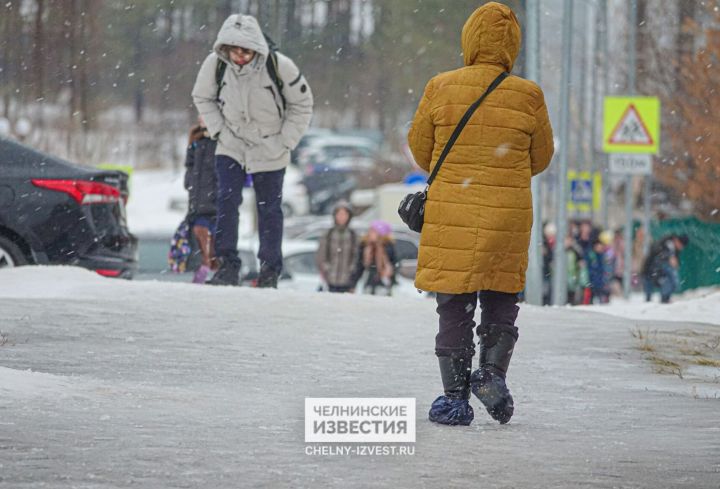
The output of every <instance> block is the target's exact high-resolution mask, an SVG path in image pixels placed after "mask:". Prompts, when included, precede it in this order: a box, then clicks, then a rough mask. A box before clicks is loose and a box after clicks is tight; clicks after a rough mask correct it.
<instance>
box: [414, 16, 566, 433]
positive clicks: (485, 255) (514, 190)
mask: <svg viewBox="0 0 720 489" xmlns="http://www.w3.org/2000/svg"><path fill="white" fill-rule="evenodd" d="M520 41H521V34H520V25H519V23H518V21H517V18H516V17H515V14H514V13H513V12H512V10H511V9H510V8H508V7H507V6H505V5H502V4H499V3H496V2H491V3H488V4H486V5H483V6H482V7H480V8H478V9H477V10H476V11H475V12H474V13H473V14H472V15H471V16H470V18H469V19H468V20H467V22H466V23H465V26H464V27H463V30H462V48H463V57H464V61H465V66H464V67H462V68H460V69H457V70H454V71H449V72H446V73H441V74H439V75H437V76H435V77H434V78H433V79H431V80H430V82H429V83H428V84H427V87H426V88H425V93H424V95H423V98H422V100H421V101H420V104H419V106H418V109H417V113H416V114H415V118H414V120H413V123H412V127H411V129H410V133H409V135H408V141H409V144H410V149H411V150H412V153H413V155H414V157H415V160H416V162H417V164H418V165H420V166H421V167H422V168H423V169H424V170H426V171H428V172H429V171H431V170H432V168H433V167H434V165H435V163H436V162H437V160H438V157H439V156H440V153H441V152H442V150H443V148H444V147H445V144H446V143H447V141H448V139H449V138H450V135H451V134H452V132H453V130H454V129H455V127H456V126H457V124H458V122H459V121H460V119H461V118H462V116H463V114H464V113H465V111H466V110H467V108H468V107H469V106H470V105H471V104H472V103H473V102H475V101H476V100H477V99H478V98H479V97H480V96H481V95H482V94H483V93H484V92H485V90H486V89H487V88H488V86H489V85H490V84H491V83H492V81H493V80H495V79H496V77H498V75H500V74H501V73H503V72H508V73H509V72H510V71H511V70H512V67H513V64H514V62H515V59H516V57H517V55H518V52H519V50H520ZM553 151H554V149H553V138H552V129H551V127H550V121H549V118H548V113H547V108H546V106H545V100H544V96H543V92H542V90H541V89H540V87H538V86H537V85H536V84H535V83H533V82H531V81H528V80H525V79H522V78H520V77H517V76H509V77H507V78H506V79H505V80H503V81H502V82H501V83H500V85H499V86H498V87H497V89H495V90H494V91H493V92H492V93H490V95H489V96H488V97H487V98H486V99H485V101H484V102H483V103H482V104H481V105H480V107H479V108H478V109H477V111H476V112H475V113H474V114H473V116H472V118H471V119H470V120H469V122H468V124H467V125H466V126H465V128H464V129H463V131H462V133H461V134H460V136H459V138H458V139H457V141H456V143H455V145H454V146H453V148H452V150H451V151H450V153H449V155H448V156H447V158H446V160H445V161H444V163H443V165H442V167H441V169H440V171H439V173H438V175H437V177H436V179H435V181H434V182H433V184H432V185H431V187H430V190H429V193H428V198H427V202H426V209H425V222H424V226H423V230H422V235H421V239H420V252H419V256H418V270H417V275H416V279H415V285H416V286H417V288H418V289H422V290H426V291H433V292H436V293H437V302H438V308H437V311H438V314H439V316H440V328H439V333H438V335H437V337H436V345H435V353H436V355H437V356H438V359H439V361H440V372H441V377H442V381H443V387H444V391H445V395H443V396H440V397H438V399H437V400H436V401H435V402H434V403H433V405H432V408H431V409H430V415H429V417H430V419H431V420H432V421H436V422H439V423H443V424H464V425H467V424H469V423H470V422H471V421H472V419H473V411H472V407H471V406H470V405H469V403H468V399H469V397H470V391H471V390H472V392H473V393H474V394H475V395H476V396H477V397H478V398H479V399H480V400H481V401H482V403H483V404H484V405H485V407H486V409H487V411H488V412H489V413H490V415H491V416H492V417H493V418H494V419H496V420H498V421H499V422H500V423H503V424H504V423H507V422H508V421H509V420H510V417H511V416H512V414H513V401H512V396H510V392H509V390H508V389H507V386H506V384H505V374H506V372H507V368H508V366H509V363H510V357H511V355H512V350H513V347H514V345H515V342H516V340H517V337H518V333H517V328H516V327H515V319H516V318H517V313H518V306H517V300H518V299H517V294H518V293H519V292H520V291H521V290H522V289H523V287H524V285H525V270H526V268H527V260H528V247H529V242H530V228H531V227H532V195H531V192H530V177H531V176H532V175H537V174H538V173H540V172H542V171H543V170H545V168H547V166H548V165H549V163H550V160H551V158H552V155H553ZM478 298H479V300H480V307H481V309H482V314H481V318H480V325H479V326H478V328H477V333H478V336H479V338H480V341H479V345H478V346H479V353H480V368H479V369H478V370H476V371H475V372H473V373H472V375H471V374H470V371H471V363H472V358H473V356H474V354H475V349H474V343H473V328H474V326H475V322H474V320H473V318H474V314H475V309H476V307H477V302H478Z"/></svg>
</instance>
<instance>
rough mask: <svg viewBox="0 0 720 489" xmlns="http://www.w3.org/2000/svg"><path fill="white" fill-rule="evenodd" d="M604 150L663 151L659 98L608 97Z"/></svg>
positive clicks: (611, 151) (613, 151) (604, 127)
mask: <svg viewBox="0 0 720 489" xmlns="http://www.w3.org/2000/svg"><path fill="white" fill-rule="evenodd" d="M604 105H605V111H604V122H603V151H605V152H606V153H649V154H657V153H658V151H659V150H660V100H659V99H658V98H657V97H605V104H604Z"/></svg>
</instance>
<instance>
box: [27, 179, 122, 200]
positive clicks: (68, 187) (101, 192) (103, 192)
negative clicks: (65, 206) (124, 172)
mask: <svg viewBox="0 0 720 489" xmlns="http://www.w3.org/2000/svg"><path fill="white" fill-rule="evenodd" d="M32 183H33V185H35V186H36V187H41V188H46V189H49V190H55V191H57V192H65V193H66V194H68V195H70V197H72V198H73V199H75V201H76V202H77V203H78V204H114V203H116V202H120V199H121V196H120V190H118V189H117V188H115V187H113V186H112V185H108V184H106V183H98V182H91V181H88V180H44V179H40V178H34V179H33V180H32Z"/></svg>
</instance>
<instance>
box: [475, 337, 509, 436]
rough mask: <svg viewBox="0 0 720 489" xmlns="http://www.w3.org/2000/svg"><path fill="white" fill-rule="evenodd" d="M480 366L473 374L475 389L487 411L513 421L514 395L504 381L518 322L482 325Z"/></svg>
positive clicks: (497, 419) (494, 416)
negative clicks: (513, 323) (513, 324)
mask: <svg viewBox="0 0 720 489" xmlns="http://www.w3.org/2000/svg"><path fill="white" fill-rule="evenodd" d="M479 333H480V345H479V347H480V368H479V369H478V370H476V371H474V372H473V373H472V375H471V376H470V386H471V388H472V393H473V394H475V396H477V398H478V399H480V402H482V403H483V405H484V406H485V408H486V409H487V412H488V413H489V414H490V416H492V417H493V419H494V420H496V421H499V422H500V424H505V423H507V422H508V421H510V418H511V417H512V415H513V412H514V409H515V407H514V405H513V398H512V396H511V395H510V390H509V389H508V388H507V385H506V384H505V375H506V373H507V370H508V367H509V366H510V358H511V357H512V353H513V348H514V347H515V342H516V341H517V338H518V331H517V328H516V327H515V326H508V325H502V324H490V325H487V326H483V325H481V326H480V328H479Z"/></svg>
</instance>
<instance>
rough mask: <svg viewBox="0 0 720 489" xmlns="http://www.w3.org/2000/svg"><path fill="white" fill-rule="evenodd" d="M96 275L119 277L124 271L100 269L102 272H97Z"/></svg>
mask: <svg viewBox="0 0 720 489" xmlns="http://www.w3.org/2000/svg"><path fill="white" fill-rule="evenodd" d="M95 273H97V274H98V275H102V276H103V277H119V276H120V274H121V273H122V270H105V269H100V270H95Z"/></svg>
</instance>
